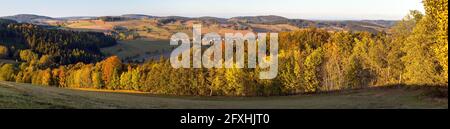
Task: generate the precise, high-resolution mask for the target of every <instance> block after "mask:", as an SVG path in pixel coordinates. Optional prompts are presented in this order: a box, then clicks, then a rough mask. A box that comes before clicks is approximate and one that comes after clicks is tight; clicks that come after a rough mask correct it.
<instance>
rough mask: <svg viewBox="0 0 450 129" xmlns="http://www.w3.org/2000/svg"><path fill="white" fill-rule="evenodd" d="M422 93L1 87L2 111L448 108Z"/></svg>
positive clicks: (406, 90) (398, 90)
mask: <svg viewBox="0 0 450 129" xmlns="http://www.w3.org/2000/svg"><path fill="white" fill-rule="evenodd" d="M427 92H428V90H424V89H423V88H398V87H397V88H372V89H363V90H352V91H343V92H336V93H321V94H314V95H297V96H280V97H191V96H182V97H180V96H178V97H174V96H155V95H149V94H146V93H129V92H117V91H116V92H112V91H89V90H80V89H77V90H75V89H63V88H55V87H42V86H33V85H30V84H20V83H13V82H0V108H1V109H5V108H6V109H11V108H13V109H16V108H18V109H142V108H144V109H192V108H200V109H223V108H226V109H315V108H319V109H335V108H337V109H349V108H352V109H353V108H356V109H367V108H368V109H374V108H375V109H379V108H381V109H398V108H401V109H410V108H421V109H422V108H425V109H429V108H433V109H434V108H442V109H448V97H441V98H437V97H430V96H429V95H427Z"/></svg>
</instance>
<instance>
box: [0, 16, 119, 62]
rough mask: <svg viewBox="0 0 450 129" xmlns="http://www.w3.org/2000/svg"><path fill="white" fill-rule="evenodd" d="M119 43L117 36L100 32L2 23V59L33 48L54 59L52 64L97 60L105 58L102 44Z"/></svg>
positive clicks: (36, 51) (11, 57) (42, 55)
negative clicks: (101, 49) (101, 50)
mask: <svg viewBox="0 0 450 129" xmlns="http://www.w3.org/2000/svg"><path fill="white" fill-rule="evenodd" d="M115 44H116V41H115V39H114V38H112V37H111V36H108V35H105V34H103V33H98V32H77V31H69V30H63V29H48V28H44V27H41V26H38V25H33V24H22V23H14V22H11V21H9V22H7V21H3V22H0V52H1V53H0V55H1V56H2V58H9V59H17V60H19V59H21V56H22V53H27V52H23V51H32V52H33V53H35V54H37V55H38V56H39V57H41V58H42V57H45V58H48V59H50V60H51V61H52V62H51V63H52V64H58V65H66V64H74V63H77V62H84V63H94V62H98V61H101V60H102V59H103V58H104V57H102V53H101V52H100V49H99V48H100V47H107V46H112V45H115ZM28 53H29V52H28ZM30 56H32V55H30ZM26 58H28V59H29V60H25V61H31V59H30V58H35V57H26ZM36 60H38V59H36Z"/></svg>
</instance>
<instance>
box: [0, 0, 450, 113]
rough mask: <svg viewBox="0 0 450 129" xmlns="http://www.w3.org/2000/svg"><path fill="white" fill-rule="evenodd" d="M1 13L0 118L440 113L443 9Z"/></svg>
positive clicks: (67, 1)
mask: <svg viewBox="0 0 450 129" xmlns="http://www.w3.org/2000/svg"><path fill="white" fill-rule="evenodd" d="M0 3H1V4H0V109H448V0H226V1H225V0H126V1H125V0H120V1H119V0H58V1H56V0H31V1H30V0H10V1H6V0H4V1H1V2H0ZM188 116H189V114H188Z"/></svg>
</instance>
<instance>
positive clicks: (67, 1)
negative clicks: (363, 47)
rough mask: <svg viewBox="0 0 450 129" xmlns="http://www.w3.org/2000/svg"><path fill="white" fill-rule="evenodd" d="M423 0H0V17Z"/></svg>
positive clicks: (345, 12)
mask: <svg viewBox="0 0 450 129" xmlns="http://www.w3.org/2000/svg"><path fill="white" fill-rule="evenodd" d="M421 1H422V0H0V16H8V15H15V14H38V15H46V16H52V17H66V16H105V15H121V14H147V15H156V16H171V15H177V16H189V17H199V16H215V17H224V18H228V17H233V16H255V15H280V16H284V17H288V18H303V19H319V20H355V19H372V20H373V19H386V20H398V19H401V18H402V17H403V16H405V15H406V14H407V13H408V12H409V10H421V11H423V7H422V3H421Z"/></svg>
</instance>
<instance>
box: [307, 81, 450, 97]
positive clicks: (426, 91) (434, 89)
mask: <svg viewBox="0 0 450 129" xmlns="http://www.w3.org/2000/svg"><path fill="white" fill-rule="evenodd" d="M390 89H402V90H409V91H422V94H421V95H423V96H426V97H431V98H448V85H408V84H391V85H382V86H371V87H363V88H354V89H342V90H334V91H321V92H316V93H306V94H307V95H315V94H346V93H355V92H360V91H364V90H390Z"/></svg>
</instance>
